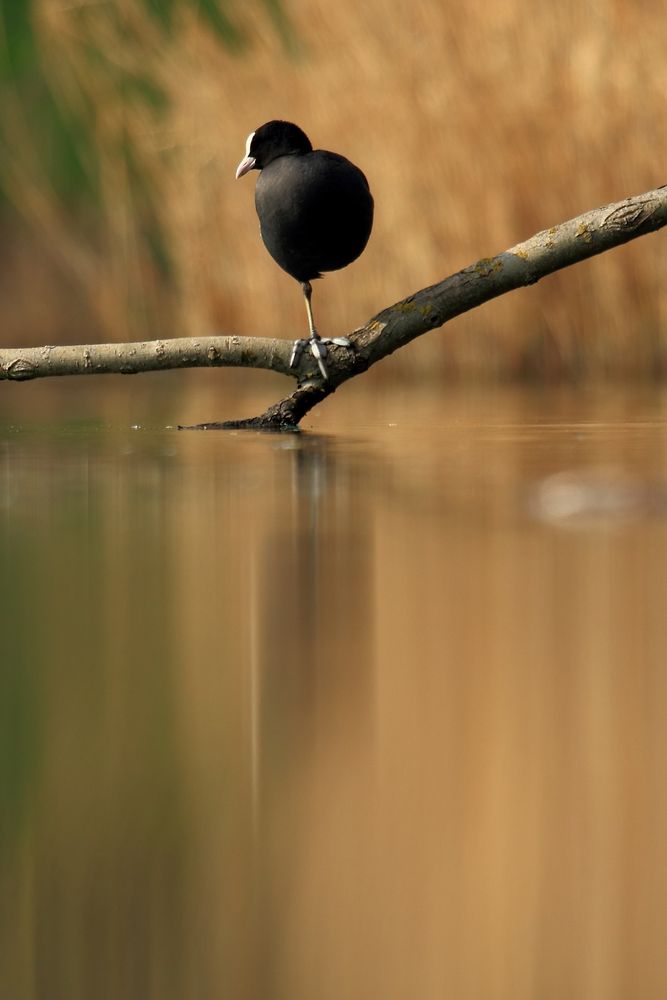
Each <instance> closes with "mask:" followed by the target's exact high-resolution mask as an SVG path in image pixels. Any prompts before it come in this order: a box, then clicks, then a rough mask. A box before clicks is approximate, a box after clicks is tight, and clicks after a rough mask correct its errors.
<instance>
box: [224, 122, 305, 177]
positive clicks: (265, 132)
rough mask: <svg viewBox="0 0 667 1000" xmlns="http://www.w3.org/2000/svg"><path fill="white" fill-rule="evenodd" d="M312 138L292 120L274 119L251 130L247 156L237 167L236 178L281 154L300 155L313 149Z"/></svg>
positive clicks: (262, 166) (265, 165)
mask: <svg viewBox="0 0 667 1000" xmlns="http://www.w3.org/2000/svg"><path fill="white" fill-rule="evenodd" d="M312 148H313V147H312V145H311V142H310V139H309V138H308V136H307V135H306V133H305V132H303V131H302V130H301V129H300V128H299V126H298V125H293V124H292V122H282V121H272V122H266V124H265V125H261V126H260V127H259V128H258V129H256V130H255V131H254V132H251V133H250V135H249V136H248V138H247V140H246V146H245V156H244V157H243V159H242V160H241V162H240V163H239V165H238V167H237V168H236V179H237V180H238V179H239V177H243V175H244V174H247V173H248V171H249V170H262V169H263V168H264V167H268V165H269V163H271V161H272V160H275V159H277V158H278V157H279V156H299V155H301V154H303V153H310V151H311V150H312Z"/></svg>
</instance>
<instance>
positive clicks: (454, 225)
mask: <svg viewBox="0 0 667 1000" xmlns="http://www.w3.org/2000/svg"><path fill="white" fill-rule="evenodd" d="M112 6H114V7H115V5H112ZM106 9H107V7H106V5H91V6H88V7H84V5H81V6H79V7H75V6H71V5H65V4H62V3H60V0H58V2H57V3H56V2H54V0H40V2H39V3H38V4H37V8H36V23H37V26H38V32H39V38H40V41H41V44H42V46H43V51H44V52H45V53H46V54H47V66H48V72H49V74H50V79H51V83H52V87H53V90H54V92H55V93H56V94H57V95H58V96H59V99H61V100H62V101H64V102H70V103H73V104H76V102H77V101H78V100H80V99H81V95H82V94H84V95H85V96H86V99H87V100H89V101H92V102H93V105H94V107H95V108H96V117H95V122H96V126H95V129H96V136H95V138H96V142H97V144H98V150H99V153H100V157H101V164H102V170H101V187H102V207H101V209H100V218H99V219H97V220H96V223H97V228H95V227H93V231H94V238H92V237H91V236H90V235H88V237H87V240H84V239H83V237H82V236H81V235H80V233H79V231H78V230H76V231H74V230H73V229H72V227H71V226H70V225H69V221H68V218H67V216H66V214H63V211H62V209H59V208H58V207H57V205H56V204H55V202H54V201H53V200H52V199H51V198H50V197H49V184H48V178H46V177H43V176H40V174H39V170H38V169H35V165H34V164H30V163H28V162H26V163H22V164H20V167H19V169H17V170H16V171H15V174H16V177H15V188H14V192H15V197H14V201H15V204H16V206H17V207H18V209H19V211H20V214H21V215H22V216H23V217H24V218H26V219H27V220H28V221H29V228H28V229H25V228H21V229H20V231H17V235H16V241H17V242H15V244H14V251H15V252H14V253H13V255H12V261H11V268H10V271H9V273H10V274H11V280H12V293H13V296H14V299H13V301H14V302H15V308H14V310H13V314H12V320H11V322H10V325H9V329H8V330H6V335H9V334H11V338H12V340H13V341H22V342H25V343H39V342H40V341H43V340H47V341H50V342H53V341H56V340H58V339H60V340H69V341H71V340H72V339H74V340H86V339H91V338H92V337H93V336H95V337H97V336H103V337H105V338H114V339H128V338H133V337H137V336H142V337H145V336H151V335H155V336H159V335H165V334H166V335H176V334H178V335H183V334H191V335H197V334H201V335H203V334H209V333H214V332H219V333H237V334H249V335H250V334H258V335H263V336H284V337H293V336H294V335H295V334H296V333H302V331H303V329H304V323H305V318H304V315H303V304H302V300H301V295H300V293H299V292H298V289H297V288H296V287H295V284H294V282H293V281H292V280H291V279H290V278H289V277H288V276H287V275H285V274H283V273H282V272H281V271H280V270H279V269H278V268H277V267H276V265H275V264H274V263H273V261H272V260H271V259H270V258H269V256H268V254H267V253H266V251H265V249H264V247H263V246H262V244H261V241H260V238H259V233H258V227H257V221H256V217H255V211H254V205H253V188H254V183H253V181H254V175H251V176H250V177H246V178H244V179H243V180H242V181H239V182H235V181H234V168H235V165H236V163H237V162H238V160H239V159H240V157H241V155H242V153H243V149H244V142H245V138H246V135H247V134H248V132H250V131H251V130H252V129H254V128H256V127H257V126H258V125H260V124H261V123H262V122H264V121H266V120H268V119H270V118H275V117H280V118H286V119H291V120H293V121H296V122H298V123H299V124H300V125H301V126H302V127H303V128H304V129H305V130H306V131H307V133H308V134H309V135H310V137H311V139H312V140H313V143H314V144H315V145H316V146H321V147H324V148H329V149H335V150H337V151H339V152H342V153H344V154H346V155H348V156H349V157H350V158H351V159H352V160H354V161H355V162H357V163H358V164H359V165H361V166H362V168H363V169H364V170H365V172H366V173H367V175H368V177H369V180H370V183H371V187H372V190H373V192H374V195H375V199H376V224H375V231H374V234H373V236H372V238H371V242H370V244H369V246H368V248H367V250H366V252H365V254H364V256H363V257H362V259H361V260H360V261H358V262H357V263H355V264H354V265H352V266H351V267H350V268H349V269H347V270H346V271H345V272H341V273H338V274H335V275H330V276H328V277H327V278H326V280H325V281H322V282H320V283H318V285H317V288H316V292H315V308H316V316H317V318H318V321H319V326H320V327H321V330H322V332H323V333H327V334H334V333H335V334H341V333H343V332H345V331H346V330H350V329H352V328H354V327H355V326H358V325H360V324H361V323H363V322H364V321H365V320H366V319H367V318H369V317H370V316H371V315H373V314H374V313H375V312H377V311H378V310H380V309H381V308H383V307H385V306H387V305H389V304H391V303H392V302H394V301H396V300H397V299H399V298H401V297H403V296H405V295H407V294H409V293H411V292H413V291H415V290H417V289H418V288H421V287H423V286H425V285H428V284H432V283H434V282H436V281H438V280H440V279H441V278H444V277H445V276H447V275H448V274H449V273H451V272H453V271H455V270H458V269H459V268H460V267H463V266H465V265H467V264H469V263H471V262H473V261H474V260H476V259H477V258H479V257H484V256H489V255H492V254H494V253H496V252H499V251H501V250H503V249H505V248H507V247H508V246H511V245H512V244H514V243H515V242H517V241H519V240H522V239H524V238H526V237H528V236H530V235H531V234H532V233H534V232H536V231H538V230H540V229H543V228H546V227H548V226H550V225H553V224H555V223H557V222H560V221H562V220H564V219H567V218H568V217H571V216H573V215H576V214H578V213H579V212H582V211H584V210H586V209H589V208H592V207H595V206H598V205H603V204H605V203H607V202H610V201H615V200H618V199H620V198H623V197H625V196H627V195H629V194H635V193H639V192H641V191H643V190H647V189H650V188H652V187H655V186H657V185H659V184H660V183H661V182H663V181H665V182H667V173H666V168H665V163H667V155H666V154H667V130H666V129H665V127H664V122H665V111H666V110H667V108H666V104H667V59H665V52H666V51H667V19H666V18H665V16H664V8H663V7H662V4H661V3H660V2H659V0H643V2H631V0H616V2H613V0H612V2H609V3H600V2H592V3H588V4H581V3H579V2H575V0H566V2H564V3H561V4H557V5H554V4H546V3H541V4H535V3H533V2H528V0H504V2H503V3H501V4H489V3H486V2H484V3H482V2H480V0H466V2H465V3H463V4H460V3H453V2H436V0H421V2H420V0H415V2H413V3H410V4H406V3H403V2H400V3H399V2H398V0H366V2H364V3H355V2H351V0H340V2H338V3H335V4H334V3H330V2H326V0H291V2H289V3H287V4H286V14H287V17H288V18H289V20H290V23H291V26H292V30H293V38H292V40H291V43H289V44H286V43H285V42H284V41H283V40H281V38H280V35H279V33H278V32H277V31H276V28H275V26H274V25H273V24H272V22H271V19H270V18H269V16H268V15H267V13H266V10H265V9H263V8H261V7H259V6H258V5H253V6H252V8H251V9H250V10H241V9H239V10H238V11H237V12H236V16H237V18H239V19H242V22H241V23H242V24H243V27H244V28H245V31H246V33H247V37H248V41H249V44H248V45H247V46H246V47H245V48H244V49H242V50H241V51H238V52H232V51H230V50H229V49H226V48H225V47H224V46H223V45H221V44H220V42H219V40H218V39H216V38H215V36H214V35H213V34H212V33H211V32H210V30H209V29H208V28H207V27H206V26H205V25H204V24H202V23H201V22H198V21H197V20H196V19H195V18H194V17H193V16H192V13H191V12H190V13H189V14H188V15H187V16H184V15H183V14H182V13H181V15H180V16H181V20H180V22H179V23H177V24H176V25H175V26H174V32H173V35H172V37H171V38H170V39H169V40H165V38H164V36H163V35H162V34H161V32H160V31H159V29H158V27H157V26H156V24H155V22H154V21H151V19H150V18H149V16H148V15H147V14H146V12H145V10H144V8H142V7H141V6H140V5H139V4H137V3H128V4H126V5H125V7H124V8H123V14H122V17H123V18H124V19H125V20H124V21H123V22H122V23H121V24H120V27H119V24H118V23H116V24H114V25H113V26H111V22H110V20H109V18H108V17H107V16H105V14H104V11H105V10H106ZM82 11H84V12H85V18H83V19H82V16H81V15H82ZM232 13H233V11H232ZM91 38H92V39H93V40H94V43H95V45H97V46H98V47H99V49H100V50H101V51H103V52H105V54H106V57H107V59H108V60H109V62H110V63H112V64H113V63H116V64H117V65H118V66H121V67H123V68H124V69H126V70H127V71H128V72H132V71H133V70H135V69H138V68H140V69H141V70H142V71H145V72H148V73H149V74H150V75H151V77H152V78H153V79H154V80H155V81H156V82H157V83H158V84H159V85H160V86H161V87H163V88H164V89H165V91H166V93H167V94H168V96H169V99H170V103H169V106H168V109H167V110H166V111H165V112H164V113H163V114H162V115H155V114H153V113H151V112H150V111H148V110H147V108H146V106H145V105H144V104H141V102H137V101H132V100H130V99H125V100H124V101H123V102H122V103H121V102H119V100H118V94H117V92H114V91H113V90H112V89H110V88H109V86H108V79H109V76H108V73H105V72H103V71H102V70H100V69H96V68H95V67H94V65H91V62H90V60H89V59H86V58H85V55H84V52H85V44H84V43H85V42H86V41H90V39H91ZM22 130H23V131H25V126H21V123H20V115H17V116H16V135H17V138H16V141H17V145H18V149H19V151H20V157H17V159H20V158H23V159H25V160H26V161H28V160H29V153H30V143H29V137H27V138H26V136H25V135H22V134H21V133H22ZM122 136H129V137H130V138H131V141H132V143H133V144H134V148H135V150H136V154H137V160H138V163H139V165H140V169H141V170H142V171H143V175H144V177H145V178H146V179H147V183H148V185H149V188H150V190H151V191H152V192H153V197H154V200H155V203H156V204H157V206H158V210H159V213H160V217H161V224H162V226H163V232H164V234H165V243H166V246H167V248H168V251H169V254H170V256H171V258H172V266H173V272H172V283H171V288H170V289H168V288H167V287H166V285H165V282H164V281H160V280H158V279H157V278H156V276H155V272H154V267H152V266H151V265H150V264H149V262H147V260H146V255H145V251H144V250H143V249H142V247H143V244H142V241H141V227H142V224H143V221H142V219H141V218H140V217H139V214H140V213H138V211H137V208H136V205H135V204H134V203H133V196H132V189H131V185H130V183H129V182H128V167H127V164H126V163H125V161H124V160H123V158H122V157H120V156H119V155H118V152H117V151H118V147H119V137H122ZM21 241H22V242H21ZM666 273H667V234H665V233H658V234H657V235H655V236H651V237H648V238H644V239H641V240H639V241H637V242H636V243H635V244H631V245H629V246H626V247H623V248H620V249H618V250H614V251H612V252H611V253H608V254H606V255H605V256H604V257H602V258H598V259H595V260H592V261H589V262H587V263H585V264H581V265H578V266H576V267H573V268H571V269H569V270H567V271H565V272H563V273H561V274H558V275H555V276H553V277H550V278H548V279H546V280H544V281H543V282H542V283H540V284H539V285H538V286H536V287H535V288H532V289H528V290H522V291H519V292H515V293H513V294H511V295H509V296H507V297H505V298H503V299H502V300H498V301H495V302H492V303H490V304H488V305H486V306H485V307H483V308H481V309H479V310H477V311H476V312H474V313H473V314H470V315H469V316H465V317H461V318H459V319H457V320H456V321H454V322H452V323H451V324H449V325H448V326H447V327H446V328H445V329H444V330H441V331H436V332H434V333H431V334H429V335H428V336H427V337H424V338H422V339H421V340H420V341H419V342H417V343H416V344H413V345H410V347H409V348H407V349H406V350H404V351H401V352H399V354H398V355H395V356H394V357H393V358H392V359H391V360H389V361H387V362H385V364H384V365H383V366H382V370H384V371H385V373H386V374H388V373H392V374H393V375H394V376H396V377H401V376H402V375H404V374H408V373H418V374H423V373H424V372H427V371H434V372H437V373H443V372H444V373H449V374H451V375H452V376H455V377H466V378H468V377H474V376H480V377H482V376H484V377H495V378H506V377H522V376H523V377H526V376H537V377H545V378H547V377H558V376H561V375H565V376H568V377H584V376H585V377H591V378H604V377H629V378H632V377H636V376H646V375H656V374H659V373H661V372H662V371H663V369H664V367H665V362H666V359H667V282H666V281H665V274H666ZM5 280H6V281H7V280H8V278H7V276H6V277H5ZM36 283H37V284H39V286H40V295H39V296H35V294H34V289H35V284H36ZM74 321H76V334H75V336H73V334H74V329H73V322H74Z"/></svg>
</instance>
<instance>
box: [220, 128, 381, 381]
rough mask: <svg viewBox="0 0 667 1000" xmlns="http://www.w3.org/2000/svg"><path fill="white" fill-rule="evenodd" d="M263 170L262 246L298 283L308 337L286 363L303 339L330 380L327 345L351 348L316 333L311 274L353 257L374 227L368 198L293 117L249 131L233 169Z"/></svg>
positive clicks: (355, 171)
mask: <svg viewBox="0 0 667 1000" xmlns="http://www.w3.org/2000/svg"><path fill="white" fill-rule="evenodd" d="M249 170H259V171H261V173H260V175H259V179H258V181H257V187H256V189H255V205H256V207H257V214H258V216H259V225H260V231H261V234H262V239H263V240H264V244H265V246H266V249H267V250H268V251H269V253H270V254H271V256H272V257H273V259H274V260H275V261H276V263H277V264H279V265H280V266H281V267H282V269H283V270H284V271H287V273H288V274H291V275H292V277H293V278H296V280H297V281H299V282H300V283H301V287H302V289H303V294H304V296H305V299H306V311H307V313H308V328H309V330H310V339H309V340H308V341H306V340H297V341H296V342H295V344H294V350H293V352H292V359H291V361H290V367H294V366H295V365H296V364H297V362H298V360H299V357H300V355H301V353H302V351H303V349H304V347H305V346H306V345H309V346H310V350H311V353H312V355H313V357H314V358H316V360H317V363H318V365H319V368H320V371H321V373H322V377H323V378H327V369H326V365H325V363H324V359H325V358H326V355H327V349H326V347H325V346H324V345H325V343H333V344H339V345H340V346H344V347H349V346H350V342H349V340H347V338H345V337H334V338H329V337H325V338H323V337H320V335H319V334H318V332H317V330H316V329H315V325H314V323H313V312H312V308H311V304H310V297H311V294H312V286H311V284H310V282H311V281H312V279H313V278H321V277H322V274H321V272H322V271H337V270H338V269H339V268H341V267H346V266H347V265H348V264H351V263H352V261H353V260H356V259H357V257H358V256H359V254H360V253H361V252H362V251H363V249H364V247H365V246H366V243H367V242H368V237H369V236H370V234H371V228H372V226H373V198H372V196H371V192H370V190H369V187H368V181H367V180H366V178H365V177H364V175H363V174H362V172H361V170H359V168H358V167H355V165H354V164H353V163H350V161H349V160H346V159H345V157H344V156H339V155H338V154H337V153H329V152H327V151H326V150H324V149H313V147H312V145H311V143H310V140H309V138H308V136H307V135H305V133H304V132H302V131H301V129H300V128H299V127H298V126H297V125H292V124H291V122H282V121H271V122H267V123H266V124H265V125H262V126H261V128H258V129H257V131H256V132H251V133H250V135H249V136H248V141H247V144H246V155H245V157H244V158H243V159H242V160H241V162H240V163H239V165H238V168H237V171H236V177H237V178H239V177H242V176H243V174H246V173H248V171H249Z"/></svg>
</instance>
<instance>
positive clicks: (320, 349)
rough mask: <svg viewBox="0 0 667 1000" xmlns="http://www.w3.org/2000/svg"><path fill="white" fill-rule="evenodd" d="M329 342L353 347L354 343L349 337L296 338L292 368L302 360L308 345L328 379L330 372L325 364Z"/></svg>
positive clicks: (290, 364) (291, 362) (290, 362)
mask: <svg viewBox="0 0 667 1000" xmlns="http://www.w3.org/2000/svg"><path fill="white" fill-rule="evenodd" d="M327 344H335V345H336V346H337V347H352V344H351V343H350V341H349V340H348V338H347V337H319V336H316V337H311V338H310V340H295V341H294V347H293V348H292V355H291V357H290V361H289V366H290V368H296V366H297V365H298V364H299V361H300V360H301V355H302V354H303V352H304V350H305V349H306V347H309V348H310V353H311V354H312V355H313V357H314V358H315V360H316V361H317V365H318V368H319V369H320V372H321V373H322V378H324V379H328V378H329V373H328V372H327V366H326V364H325V360H326V356H327V353H328V352H327V346H326V345H327Z"/></svg>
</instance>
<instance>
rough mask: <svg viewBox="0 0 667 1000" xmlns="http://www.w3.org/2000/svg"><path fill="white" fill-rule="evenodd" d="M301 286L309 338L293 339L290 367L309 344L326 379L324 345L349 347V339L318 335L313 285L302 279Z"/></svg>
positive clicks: (327, 375)
mask: <svg viewBox="0 0 667 1000" xmlns="http://www.w3.org/2000/svg"><path fill="white" fill-rule="evenodd" d="M301 288H302V289H303V297H304V299H305V300H306V313H307V314H308V330H309V332H310V339H309V340H295V341H294V347H293V348H292V357H291V358H290V368H294V367H295V366H296V365H297V364H298V363H299V359H300V357H301V355H302V354H303V351H304V348H305V347H307V346H309V347H310V353H311V354H312V355H313V357H314V358H315V360H316V361H317V364H318V367H319V369H320V372H321V373H322V378H324V379H328V378H329V373H328V372H327V366H326V364H325V363H324V362H325V358H326V356H327V348H326V345H327V344H337V345H338V347H350V346H351V345H350V341H349V340H348V339H347V337H320V335H319V333H318V332H317V330H316V329H315V322H314V320H313V307H312V305H311V302H310V299H311V296H312V294H313V286H312V285H311V283H310V282H309V281H302V282H301Z"/></svg>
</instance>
